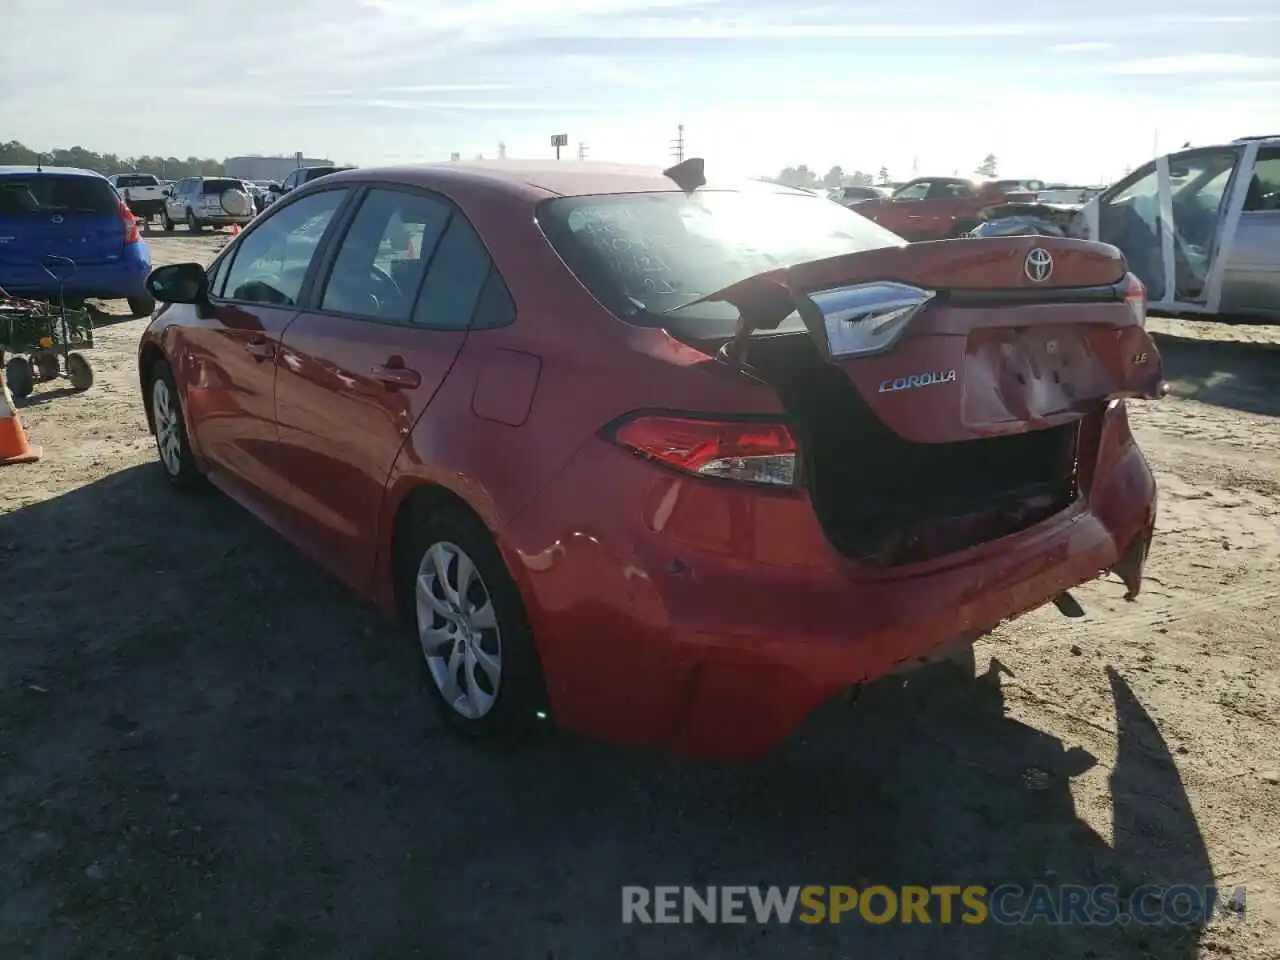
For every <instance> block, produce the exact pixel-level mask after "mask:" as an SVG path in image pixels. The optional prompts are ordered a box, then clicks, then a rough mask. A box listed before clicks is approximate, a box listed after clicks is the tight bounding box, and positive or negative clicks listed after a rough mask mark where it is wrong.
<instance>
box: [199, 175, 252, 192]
mask: <svg viewBox="0 0 1280 960" xmlns="http://www.w3.org/2000/svg"><path fill="white" fill-rule="evenodd" d="M243 189H244V184H242V183H241V182H240V181H239V180H228V179H222V178H211V179H209V180H206V181H204V183H203V184H202V185H201V187H200V192H201V193H203V194H204V195H205V196H210V195H213V196H217V195H219V194H221V193H224V192H225V191H227V190H243Z"/></svg>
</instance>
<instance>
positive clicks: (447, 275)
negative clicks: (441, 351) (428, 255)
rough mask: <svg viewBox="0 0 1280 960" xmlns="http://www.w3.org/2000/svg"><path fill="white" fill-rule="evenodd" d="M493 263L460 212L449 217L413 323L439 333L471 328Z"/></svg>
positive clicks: (431, 264) (414, 313) (415, 310)
mask: <svg viewBox="0 0 1280 960" xmlns="http://www.w3.org/2000/svg"><path fill="white" fill-rule="evenodd" d="M492 267H493V261H492V260H490V259H489V251H488V250H486V249H485V246H484V243H483V242H482V241H481V240H480V237H479V236H478V235H477V234H476V232H475V229H474V228H473V227H472V226H471V224H470V223H468V222H467V218H466V217H464V216H463V215H462V214H461V213H458V212H455V213H454V214H453V215H452V216H451V217H450V218H449V225H448V226H447V227H446V228H445V231H444V236H442V237H441V238H440V243H439V246H438V247H437V249H436V254H435V256H434V257H433V258H432V259H431V263H430V268H429V269H428V270H427V278H426V281H425V282H424V283H423V284H422V294H421V295H420V296H419V297H418V305H417V307H416V308H415V309H414V311H413V322H414V323H415V324H418V325H420V326H424V327H435V328H437V329H439V330H465V329H466V328H467V327H469V326H470V325H471V318H472V316H473V315H474V314H475V313H476V306H477V303H478V301H479V300H480V295H481V293H483V292H484V288H485V283H486V281H487V280H488V279H489V272H490V270H491V269H492Z"/></svg>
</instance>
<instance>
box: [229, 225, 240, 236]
mask: <svg viewBox="0 0 1280 960" xmlns="http://www.w3.org/2000/svg"><path fill="white" fill-rule="evenodd" d="M231 235H232V236H233V237H238V236H239V235H240V224H238V223H233V224H232V225H231Z"/></svg>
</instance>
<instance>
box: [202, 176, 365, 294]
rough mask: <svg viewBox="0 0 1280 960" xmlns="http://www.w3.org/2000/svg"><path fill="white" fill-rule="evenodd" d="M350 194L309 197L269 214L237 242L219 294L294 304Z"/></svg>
mask: <svg viewBox="0 0 1280 960" xmlns="http://www.w3.org/2000/svg"><path fill="white" fill-rule="evenodd" d="M349 192H350V191H348V190H325V191H322V192H320V193H313V194H312V195H311V196H309V197H305V198H303V199H301V200H299V201H297V202H296V203H290V204H287V205H285V206H284V207H282V208H280V209H279V210H276V211H275V212H274V213H270V214H267V215H266V219H265V220H263V221H262V223H261V224H260V225H259V226H258V227H256V228H255V229H253V230H251V231H249V232H248V233H247V234H245V236H244V239H243V240H242V241H241V242H240V246H239V248H238V249H237V250H236V253H235V260H234V261H233V262H232V264H231V267H230V269H229V270H228V272H227V280H226V284H225V286H224V288H223V295H224V296H225V297H227V299H230V300H241V301H245V302H249V303H270V304H279V305H281V306H296V305H297V302H298V295H299V293H301V291H302V284H303V281H305V280H306V276H307V271H308V270H309V269H310V267H311V263H312V261H313V260H314V258H315V254H316V251H317V250H318V249H319V247H320V241H321V240H322V239H323V238H324V235H325V232H326V231H327V230H328V229H329V226H330V224H331V223H332V222H333V218H334V215H335V214H336V213H337V212H338V210H339V208H340V207H341V206H342V202H343V201H344V200H345V199H346V198H347V195H348V193H349Z"/></svg>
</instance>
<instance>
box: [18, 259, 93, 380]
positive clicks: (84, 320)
mask: <svg viewBox="0 0 1280 960" xmlns="http://www.w3.org/2000/svg"><path fill="white" fill-rule="evenodd" d="M42 265H43V267H44V271H45V273H47V274H49V276H50V277H52V278H53V279H54V280H55V281H56V282H57V284H58V306H57V307H54V306H53V305H52V304H50V303H48V302H46V301H43V300H29V299H25V298H22V297H14V296H10V295H9V294H8V293H6V292H5V291H4V290H3V289H0V362H3V361H4V359H5V354H6V353H11V354H17V356H13V357H10V358H9V360H8V362H7V363H4V378H5V382H6V383H7V384H8V385H9V391H10V392H11V393H12V394H13V396H14V397H15V398H17V399H19V400H20V399H22V398H23V397H25V396H27V395H29V394H30V393H31V391H32V389H33V388H34V386H35V384H37V383H40V382H43V381H46V380H56V379H58V377H60V376H66V378H67V379H68V380H70V381H71V387H72V389H73V390H75V391H76V392H77V393H81V392H83V391H85V390H88V389H89V388H90V387H91V386H93V367H92V366H90V364H89V361H88V360H87V359H85V356H84V354H83V353H81V352H80V351H81V350H88V349H91V348H92V347H93V317H92V315H91V314H90V312H89V311H88V310H86V309H85V308H84V307H73V308H68V307H67V300H66V297H65V296H64V295H63V290H62V288H63V284H64V283H65V281H66V280H67V279H68V278H69V277H71V275H72V274H74V273H75V269H76V264H75V261H74V260H72V259H71V258H70V257H58V256H49V257H46V258H45V260H44V263H43V264H42Z"/></svg>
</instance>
